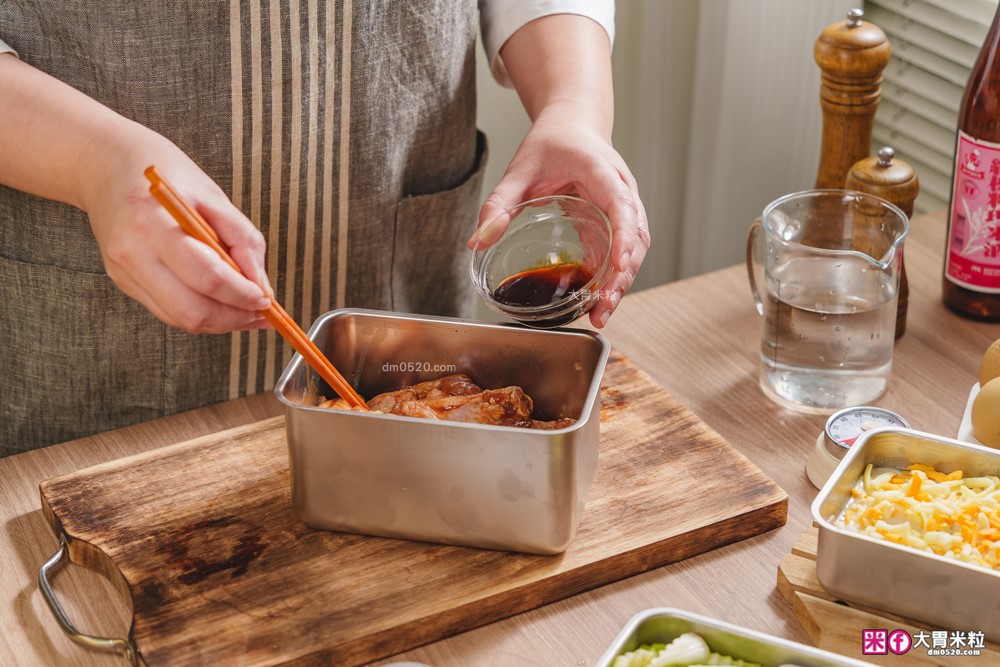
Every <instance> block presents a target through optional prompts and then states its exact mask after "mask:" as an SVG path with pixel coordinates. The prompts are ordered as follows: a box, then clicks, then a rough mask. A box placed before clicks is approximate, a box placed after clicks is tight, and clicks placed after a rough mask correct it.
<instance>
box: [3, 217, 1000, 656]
mask: <svg viewBox="0 0 1000 667" xmlns="http://www.w3.org/2000/svg"><path fill="white" fill-rule="evenodd" d="M943 220H944V214H943V213H936V214H932V215H927V216H921V217H918V218H916V219H914V220H913V222H912V232H911V236H910V238H909V239H908V240H907V242H906V267H907V276H908V278H909V284H910V297H909V315H908V320H907V330H906V334H905V335H904V336H903V337H902V338H901V339H900V340H899V341H898V342H897V343H896V348H895V356H894V364H893V372H892V377H891V380H890V383H889V389H888V391H887V392H886V393H885V395H883V396H882V398H880V399H879V400H878V401H877V402H876V404H877V405H881V406H884V407H886V408H889V409H891V410H894V411H896V412H899V413H900V414H902V415H904V416H905V417H906V418H907V419H908V420H909V421H910V423H911V425H912V426H913V427H914V428H916V429H919V430H923V431H928V432H932V433H938V434H941V435H945V436H949V437H954V435H955V434H956V433H957V431H958V427H959V423H960V421H961V416H962V412H963V409H964V407H965V403H966V399H967V397H968V393H969V390H970V388H971V387H972V385H973V384H974V383H975V382H976V378H977V374H978V368H979V360H980V358H981V356H982V353H983V352H984V351H985V350H986V348H987V347H988V345H989V344H990V343H991V342H992V341H993V340H995V339H997V338H1000V325H998V324H985V323H980V322H973V321H971V320H965V319H962V318H959V317H957V316H955V315H953V314H952V313H950V312H949V311H948V310H947V309H946V308H945V307H944V306H943V305H942V303H941V296H940V295H941V257H942V252H943V246H944V224H943ZM759 331H760V322H759V318H758V316H757V314H756V311H755V310H754V307H753V303H752V301H751V298H750V292H749V288H748V285H747V279H746V270H745V268H744V267H743V266H733V267H729V268H726V269H722V270H720V271H715V272H712V273H708V274H705V275H702V276H697V277H695V278H691V279H688V280H683V281H679V282H675V283H671V284H669V285H664V286H662V287H658V288H655V289H651V290H646V291H644V292H639V293H637V294H634V295H630V296H629V297H627V298H626V299H625V300H624V301H623V303H622V304H621V306H620V308H619V310H618V312H617V314H616V315H615V316H614V317H613V318H612V319H611V321H610V323H609V325H608V328H607V330H606V334H607V336H608V337H609V339H610V340H611V341H612V344H613V345H614V346H615V347H616V348H617V349H618V350H620V351H621V352H623V353H624V354H625V355H626V356H628V357H630V358H631V359H632V360H633V361H634V362H635V363H636V364H637V365H639V366H640V367H642V368H643V369H644V370H646V371H647V372H648V373H649V374H650V375H651V376H652V377H653V378H654V379H655V380H656V381H657V382H659V383H660V384H661V385H663V386H664V387H665V388H666V389H667V390H669V391H670V392H671V393H672V394H673V395H674V396H676V397H677V398H678V399H679V400H680V401H681V402H682V403H684V404H685V405H686V406H687V407H688V408H690V409H691V410H692V411H693V412H694V413H695V414H696V415H698V416H699V417H701V419H703V420H704V421H705V422H706V423H707V424H708V425H709V426H710V427H712V428H713V429H715V430H716V431H718V432H719V434H721V435H722V436H723V437H724V438H725V439H726V440H728V441H729V442H730V443H732V444H733V445H734V446H735V447H736V448H737V449H739V450H740V451H742V452H743V453H744V454H745V455H746V456H747V457H748V458H750V459H751V460H752V461H753V462H754V463H756V464H757V466H759V467H760V468H761V469H762V470H763V471H764V472H766V473H767V474H768V475H769V476H771V477H772V478H773V479H774V480H775V481H777V482H778V483H779V484H780V485H781V486H782V487H783V488H784V489H785V490H786V491H787V492H788V495H789V506H788V524H787V525H786V526H785V527H783V528H781V529H779V530H776V531H772V532H771V533H768V534H766V535H763V536H760V537H756V538H753V539H750V540H746V541H744V542H740V543H737V544H734V545H731V546H728V547H724V548H722V549H717V550H715V551H712V552H709V553H707V554H704V555H701V556H698V557H696V558H692V559H689V560H687V561H683V562H680V563H676V564H673V565H670V566H667V567H663V568H659V569H657V570H653V571H651V572H648V573H646V574H643V575H639V576H636V577H632V578H629V579H625V580H623V581H620V582H617V583H614V584H610V585H607V586H603V587H601V588H597V589H595V590H592V591H590V592H587V593H583V594H581V595H577V596H575V597H572V598H569V599H566V600H563V601H560V602H556V603H554V604H550V605H547V606H545V607H542V608H540V609H536V610H534V611H530V612H527V613H524V614H520V615H517V616H514V617H512V618H509V619H507V620H504V621H500V622H497V623H494V624H492V625H488V626H486V627H483V628H479V629H477V630H473V631H470V632H466V633H464V634H461V635H457V636H455V637H452V638H449V639H446V640H443V641H439V642H436V643H434V644H430V645H428V646H424V647H422V648H419V649H415V650H413V651H410V652H408V653H405V654H401V655H399V656H394V657H393V658H391V659H389V660H385V661H381V662H380V663H378V664H384V663H386V662H392V661H396V660H400V661H402V660H414V661H419V662H424V663H428V664H430V665H434V666H435V667H468V666H471V665H477V666H478V665H484V666H488V665H523V666H538V667H542V666H545V667H548V666H550V665H578V666H580V667H585V666H589V665H593V664H594V663H595V662H596V661H597V659H598V658H599V657H600V655H601V654H602V653H603V652H604V651H605V650H606V649H607V647H608V646H609V645H610V644H611V642H612V641H613V639H614V638H615V636H616V635H617V634H618V632H619V631H620V630H621V628H622V627H623V626H624V625H625V623H626V622H627V621H628V619H629V618H631V617H632V616H633V615H634V614H636V613H638V612H640V611H642V610H644V609H648V608H650V607H660V606H667V607H678V608H681V609H685V610H688V611H691V612H695V613H700V614H704V615H707V616H711V617H713V618H717V619H720V620H724V621H727V622H730V623H734V624H737V625H742V626H745V627H748V628H752V629H755V630H760V631H763V632H768V633H771V634H774V635H778V636H781V637H786V638H789V639H792V640H795V641H800V642H804V643H809V641H808V637H807V635H806V633H805V631H804V630H803V629H802V628H801V627H800V626H799V624H798V622H797V621H796V619H795V618H794V616H793V615H792V611H791V608H790V607H789V605H788V603H786V602H785V600H784V599H783V598H782V597H781V596H780V595H779V594H778V592H777V591H776V589H775V579H776V573H777V566H778V563H779V561H780V560H781V559H782V558H783V557H784V556H785V555H786V554H787V553H788V552H789V551H790V549H791V546H792V543H793V542H794V541H795V540H796V539H797V538H798V537H799V535H800V534H801V533H802V532H803V531H804V530H805V529H806V527H807V526H808V525H809V523H810V515H809V503H810V502H811V501H812V499H813V498H814V497H815V494H816V490H815V489H814V488H813V487H812V486H811V485H810V484H809V481H808V480H807V479H806V476H805V472H804V468H805V462H806V459H807V457H808V455H809V452H810V449H811V447H812V444H813V442H814V441H815V439H816V436H817V435H818V434H819V433H820V432H821V430H822V428H823V424H824V422H825V418H824V417H821V416H812V415H805V414H800V413H796V412H792V411H789V410H787V409H785V408H782V407H779V406H778V405H776V404H774V403H772V402H771V401H770V400H768V399H767V398H766V397H765V396H764V395H763V393H762V392H761V390H760V388H759V386H758V382H757V379H758V376H757V361H756V358H757V349H758V341H759ZM278 414H281V408H280V406H279V404H278V403H277V401H276V400H275V399H274V398H273V397H272V396H271V395H270V394H264V395H258V396H253V397H249V398H245V399H240V400H237V401H231V402H228V403H223V404H220V405H216V406H211V407H208V408H203V409H200V410H195V411H192V412H188V413H184V414H180V415H175V416H173V417H168V418H165V419H160V420H156V421H153V422H147V423H144V424H139V425H136V426H132V427H128V428H125V429H120V430H117V431H113V432H109V433H105V434H102V435H99V436H94V437H90V438H85V439H81V440H77V441H73V442H69V443H64V444H61V445H55V446H52V447H47V448H44V449H41V450H37V451H34V452H29V453H25V454H20V455H17V456H13V457H8V458H5V459H0V664H4V665H7V664H17V665H31V664H39V665H52V664H71V665H77V664H79V665H102V664H106V665H120V664H123V663H122V661H121V658H119V657H116V656H111V655H104V654H99V653H96V652H92V651H88V650H86V649H83V648H81V647H78V646H77V645H75V644H73V643H72V642H70V641H69V640H68V639H67V638H66V637H65V636H64V635H63V633H62V632H61V630H60V629H59V627H58V626H57V624H56V622H55V620H54V619H53V618H52V616H51V614H50V613H49V610H48V609H47V608H46V606H45V603H44V601H43V599H42V597H41V594H40V592H39V590H38V586H37V583H36V577H37V572H38V567H39V565H40V564H41V563H42V562H43V561H44V560H45V559H46V558H48V557H49V556H51V555H52V553H53V552H54V551H55V549H56V546H57V543H56V539H55V537H54V536H53V534H52V532H51V530H50V529H49V527H48V525H47V524H46V523H45V520H44V519H43V517H42V515H41V510H40V503H39V498H38V483H39V482H41V481H43V480H45V479H48V478H51V477H54V476H57V475H61V474H64V473H69V472H73V471H75V470H79V469H81V468H84V467H87V466H91V465H95V464H97V463H101V462H104V461H111V460H114V459H117V458H120V457H123V456H128V455H131V454H136V453H138V452H141V451H146V450H149V449H153V448H156V447H160V446H163V445H166V444H171V443H175V442H180V441H183V440H188V439H190V438H193V437H197V436H200V435H204V434H208V433H212V432H215V431H219V430H221V429H225V428H230V427H233V426H238V425H241V424H246V423H249V422H252V421H257V420H260V419H264V418H267V417H272V416H275V415H278ZM54 587H55V590H56V593H57V595H58V596H59V597H60V599H61V600H62V601H63V603H64V605H65V606H66V608H67V611H68V613H69V614H70V617H71V618H72V619H73V620H74V622H75V623H76V625H77V627H78V628H80V629H81V630H83V631H85V632H89V633H91V634H103V635H105V636H111V637H118V636H125V635H126V634H127V630H128V625H129V618H130V612H129V607H128V604H127V602H126V601H125V600H123V599H122V598H121V595H120V594H119V593H118V592H117V590H116V589H115V588H113V587H112V586H111V584H110V583H108V582H106V581H105V580H104V579H103V578H102V577H101V576H100V575H98V574H95V573H93V572H90V571H87V570H84V569H83V568H79V567H74V566H70V567H67V568H64V569H63V570H61V571H60V573H59V574H58V575H57V576H56V578H55V586H54ZM854 657H860V656H854Z"/></svg>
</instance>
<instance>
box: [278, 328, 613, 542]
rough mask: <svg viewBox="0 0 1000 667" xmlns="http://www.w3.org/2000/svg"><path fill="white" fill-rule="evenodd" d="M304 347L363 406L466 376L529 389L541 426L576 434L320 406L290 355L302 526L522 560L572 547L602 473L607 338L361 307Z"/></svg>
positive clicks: (286, 398)
mask: <svg viewBox="0 0 1000 667" xmlns="http://www.w3.org/2000/svg"><path fill="white" fill-rule="evenodd" d="M308 335H309V338H310V339H311V340H313V341H314V342H315V343H316V345H317V346H318V347H319V348H320V350H322V351H323V353H324V354H325V355H326V356H327V357H328V358H329V359H330V361H331V362H333V364H334V366H336V367H337V369H338V370H339V371H340V372H341V373H342V374H343V375H344V376H345V378H346V379H347V380H348V382H350V383H351V384H352V385H353V386H354V387H355V388H356V389H357V390H358V391H359V393H360V394H361V395H362V396H364V397H366V398H371V397H372V396H374V395H375V394H378V393H381V392H384V391H390V390H394V389H398V388H400V387H402V386H405V385H410V384H415V383H417V382H422V381H425V380H431V379H435V378H439V377H441V376H443V375H448V374H451V373H455V372H464V373H467V374H468V375H469V376H470V377H472V379H473V380H474V381H475V382H476V383H477V384H479V385H480V386H482V387H488V388H498V387H507V386H513V385H516V386H519V387H521V388H522V389H523V390H524V391H525V392H526V393H527V394H528V395H529V396H530V397H531V398H532V400H533V402H534V406H535V411H534V413H533V416H535V417H536V418H540V419H555V418H558V417H572V418H575V419H576V420H577V422H576V423H575V424H573V425H571V426H569V427H566V428H562V429H558V430H550V431H546V430H534V429H525V428H516V427H509V426H490V425H483V424H468V423H455V422H447V421H434V420H428V419H417V418H412V417H401V416H396V415H387V414H374V413H360V412H347V411H340V410H331V409H326V408H319V407H315V405H316V401H317V397H318V396H321V395H322V396H325V397H327V398H332V397H334V394H333V392H332V391H331V390H330V388H329V387H328V386H326V384H325V383H324V382H323V381H322V380H321V379H320V378H319V377H318V375H316V373H314V372H313V371H312V370H311V369H309V368H308V366H307V365H306V364H305V363H304V361H303V360H302V358H301V357H300V356H299V355H295V357H293V359H292V360H291V362H290V363H289V364H288V366H287V367H286V368H285V370H284V372H283V373H282V375H281V377H280V378H279V379H278V383H277V385H276V387H275V394H276V395H277V397H278V399H279V400H280V401H281V402H282V403H284V405H285V419H286V428H287V435H288V452H289V465H290V469H291V485H292V502H293V506H294V509H295V512H296V514H297V515H298V516H299V518H300V519H301V520H302V521H303V522H305V523H306V524H307V525H309V526H312V527H315V528H322V529H328V530H338V531H346V532H352V533H362V534H367V535H381V536H386V537H398V538H406V539H414V540H424V541H429V542H441V543H446V544H456V545H467V546H476V547H486V548H496V549H507V550H512V551H522V552H528V553H539V554H555V553H560V552H562V551H564V550H565V549H566V548H567V546H568V545H569V544H570V542H571V541H572V539H573V537H574V535H575V534H576V528H577V525H578V524H579V521H580V517H581V515H582V512H583V506H584V502H585V500H586V498H587V494H588V492H589V490H590V485H591V482H592V481H593V478H594V473H595V471H596V469H597V453H598V432H599V425H600V384H601V376H602V374H603V372H604V365H605V362H606V361H607V358H608V354H609V352H610V346H609V344H608V342H607V340H606V339H605V338H603V337H602V336H600V335H599V334H596V333H592V332H589V331H582V330H567V329H563V330H554V331H542V330H532V329H525V328H522V327H517V326H511V325H500V324H489V323H480V322H469V321H466V320H458V319H451V318H442V317H425V316H417V315H402V314H396V313H389V312H380V311H371V310H362V309H345V310H337V311H332V312H329V313H326V314H324V315H322V316H320V317H319V318H318V319H317V320H316V321H315V323H314V324H313V325H312V328H311V329H310V330H309V334H308Z"/></svg>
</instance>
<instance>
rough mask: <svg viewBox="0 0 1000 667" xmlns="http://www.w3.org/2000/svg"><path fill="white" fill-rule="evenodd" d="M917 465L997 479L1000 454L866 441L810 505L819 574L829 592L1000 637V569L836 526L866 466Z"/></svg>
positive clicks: (948, 443)
mask: <svg viewBox="0 0 1000 667" xmlns="http://www.w3.org/2000/svg"><path fill="white" fill-rule="evenodd" d="M869 463H872V464H874V465H875V466H876V467H877V466H893V467H898V468H905V467H906V466H908V465H911V464H913V463H924V464H926V465H929V466H934V467H935V468H937V469H938V470H940V471H941V472H945V473H948V472H951V471H953V470H962V471H963V472H964V473H965V475H966V476H967V477H975V476H979V475H1000V451H997V450H994V449H989V448H987V447H983V446H980V445H972V444H969V443H963V442H959V441H958V440H951V439H949V438H942V437H940V436H936V435H930V434H927V433H921V432H919V431H914V430H911V429H903V428H888V429H878V430H874V431H870V432H868V433H866V434H864V435H862V436H861V438H859V439H858V441H857V442H856V443H855V444H854V446H853V447H852V448H851V451H850V452H848V453H847V456H846V457H845V458H844V460H843V461H841V463H840V465H839V466H838V467H837V469H836V470H835V471H834V473H833V475H832V476H831V477H830V479H829V480H828V481H827V483H826V484H825V485H824V486H823V488H822V490H821V491H820V492H819V495H818V496H817V497H816V500H815V501H814V502H813V504H812V514H813V519H814V520H815V521H816V523H817V524H818V525H819V545H818V547H817V553H816V574H817V576H818V578H819V582H820V584H822V585H823V588H825V589H826V590H827V592H829V593H830V594H831V595H833V596H835V597H838V598H841V599H844V600H849V601H854V602H858V603H861V604H863V605H867V606H869V607H872V608H875V609H882V610H885V611H889V612H893V613H896V614H899V615H900V616H905V617H907V618H910V619H913V620H916V621H923V622H925V623H929V624H930V625H933V626H939V627H942V628H946V629H952V630H963V631H969V630H981V631H983V632H985V633H986V639H987V640H988V641H996V640H997V639H1000V602H998V600H1000V572H997V571H995V570H988V569H985V568H982V567H979V566H976V565H971V564H968V563H963V562H961V561H955V560H951V559H948V558H944V557H942V556H938V555H936V554H933V553H929V552H923V551H919V550H917V549H913V548H910V547H905V546H901V545H897V544H894V543H892V542H889V541H887V540H882V539H879V538H875V537H870V536H868V535H864V534H862V533H859V532H855V531H852V530H849V529H847V528H843V527H839V526H837V525H835V524H834V521H835V519H836V516H837V515H838V514H839V513H840V511H841V509H842V508H843V506H844V504H845V503H846V502H847V500H848V499H849V498H850V497H851V489H852V488H853V487H854V485H855V483H856V482H857V481H858V480H859V479H860V478H861V476H862V475H863V474H864V470H865V467H866V466H867V465H868V464H869Z"/></svg>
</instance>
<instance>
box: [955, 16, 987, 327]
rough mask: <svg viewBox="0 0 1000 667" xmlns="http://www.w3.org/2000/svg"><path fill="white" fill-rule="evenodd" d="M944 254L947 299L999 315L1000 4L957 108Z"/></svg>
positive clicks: (974, 311)
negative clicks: (959, 106)
mask: <svg viewBox="0 0 1000 667" xmlns="http://www.w3.org/2000/svg"><path fill="white" fill-rule="evenodd" d="M944 260H945V261H944V279H943V290H942V291H943V298H944V303H945V305H947V306H948V307H949V308H950V309H952V310H953V311H955V312H956V313H958V314H959V315H962V316H964V317H969V318H972V319H977V320H987V321H991V322H998V321H1000V8H998V10H997V14H996V15H995V16H994V17H993V24H992V25H991V26H990V31H989V33H988V34H987V36H986V41H985V43H984V44H983V48H982V50H981V51H980V52H979V57H978V58H976V64H975V65H973V67H972V73H971V74H970V76H969V83H968V84H967V85H966V87H965V93H964V94H963V95H962V106H961V108H960V109H959V112H958V137H957V139H956V145H955V164H954V171H953V173H952V191H951V200H950V202H949V204H948V235H947V237H946V241H945V256H944Z"/></svg>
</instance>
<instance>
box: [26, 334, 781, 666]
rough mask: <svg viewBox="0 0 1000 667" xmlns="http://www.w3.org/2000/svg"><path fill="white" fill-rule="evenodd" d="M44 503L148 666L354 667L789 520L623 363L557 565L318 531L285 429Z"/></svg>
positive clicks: (68, 486)
mask: <svg viewBox="0 0 1000 667" xmlns="http://www.w3.org/2000/svg"><path fill="white" fill-rule="evenodd" d="M707 484H711V491H709V490H708V489H707V488H706V485H707ZM40 490H41V496H42V507H43V510H44V513H45V515H46V517H47V518H48V520H49V523H50V525H51V526H52V528H53V530H54V531H55V532H56V534H57V535H58V534H60V533H63V534H65V536H66V538H67V541H68V543H69V546H70V556H71V559H72V561H73V562H75V563H78V564H81V565H85V566H87V567H91V568H94V569H98V570H100V571H102V572H104V573H105V574H107V575H108V576H109V577H110V578H111V579H112V581H115V582H116V583H118V584H119V585H120V587H121V588H122V590H123V591H125V593H126V594H127V595H129V596H130V597H131V600H132V602H133V614H134V618H133V626H132V638H133V640H134V642H135V644H136V646H137V647H138V650H139V653H140V655H141V657H142V659H143V660H144V661H145V662H146V663H147V664H148V665H188V664H215V665H222V664H234V663H239V664H241V665H258V664H260V665H263V664H268V665H272V664H282V663H286V662H294V661H297V662H301V663H306V664H314V663H315V664H324V665H328V664H336V665H339V666H342V667H343V666H349V665H359V664H363V663H366V662H369V661H372V660H376V659H378V658H382V657H385V656H389V655H393V654H395V653H399V652H401V651H404V650H407V649H410V648H414V647H416V646H419V645H421V644H424V643H428V642H432V641H435V640H438V639H442V638H444V637H447V636H450V635H453V634H456V633H459V632H462V631H465V630H469V629H471V628H475V627H478V626H481V625H485V624H487V623H491V622H493V621H496V620H499V619H501V618H505V617H507V616H511V615H514V614H517V613H519V612H522V611H526V610H528V609H532V608H535V607H538V606H540V605H543V604H546V603H548V602H552V601H554V600H558V599H561V598H564V597H567V596H570V595H574V594H576V593H580V592H582V591H585V590H588V589H591V588H594V587H596V586H600V585H602V584H606V583H608V582H611V581H615V580H618V579H622V578H624V577H628V576H630V575H633V574H637V573H639V572H644V571H646V570H650V569H653V568H656V567H659V566H661V565H664V564H666V563H671V562H674V561H677V560H680V559H683V558H688V557H689V556H693V555H695V554H699V553H702V552H705V551H708V550H710V549H714V548H716V547H719V546H722V545H724V544H729V543H731V542H735V541H737V540H742V539H744V538H747V537H750V536H752V535H757V534H759V533H762V532H764V531H767V530H771V529H773V528H776V527H778V526H781V525H783V524H784V523H785V516H786V511H787V496H786V495H785V492H784V491H783V490H782V489H781V488H780V487H778V485H777V484H775V483H774V482H773V481H772V480H771V479H770V478H768V477H767V476H765V475H764V474H763V473H762V472H761V471H760V470H759V469H758V468H756V467H755V466H754V465H753V464H752V463H750V461H748V460H747V459H746V458H745V457H743V455H741V454H740V453H739V452H737V451H736V450H735V449H734V448H733V447H732V446H730V445H729V444H728V443H727V442H725V441H724V440H723V439H722V438H721V437H720V436H719V435H718V434H716V433H715V432H714V431H712V430H711V429H709V428H708V427H707V426H706V425H705V424H704V423H703V422H702V421H700V420H699V419H698V418H697V417H695V416H694V415H693V414H692V413H691V412H689V411H688V410H687V409H686V408H684V407H683V406H682V405H681V404H680V403H678V401H677V400H676V399H674V398H673V397H672V396H671V395H670V394H668V393H667V392H666V391H664V390H663V389H662V388H661V387H659V386H657V385H656V384H655V383H654V382H653V381H652V380H651V379H650V378H649V376H647V375H646V374H645V373H644V372H642V371H640V370H639V369H638V368H636V367H635V366H634V365H633V364H632V363H631V362H629V361H628V360H627V359H625V358H624V357H622V356H620V355H617V354H613V355H612V357H611V359H610V360H609V362H608V366H607V369H606V371H605V375H604V388H603V389H602V395H601V444H600V458H599V463H598V469H597V474H596V478H595V480H594V485H593V487H592V489H591V492H590V497H589V499H588V501H587V506H586V510H585V512H584V516H583V519H582V521H581V524H580V527H579V531H578V533H577V537H576V539H575V540H574V542H573V544H572V545H571V546H570V548H569V550H568V551H566V552H565V553H564V554H561V555H559V556H533V555H525V554H515V553H508V552H502V551H490V550H484V549H472V548H464V547H451V546H442V545H435V544H426V543H418V542H409V541H404V540H393V539H385V538H375V537H364V536H358V535H349V534H344V533H333V532H326V531H317V530H312V529H309V528H307V527H305V526H304V525H303V524H302V523H300V522H299V521H298V519H297V518H296V517H295V515H294V513H293V512H292V507H291V499H290V487H289V471H288V457H287V449H286V441H285V431H284V420H283V418H281V417H278V418H274V419H269V420H265V421H261V422H258V423H255V424H250V425H247V426H244V427H240V428H236V429H232V430H229V431H224V432H221V433H218V434H214V435H211V436H207V437H203V438H199V439H196V440H191V441H188V442H184V443H180V444H177V445H173V446H170V447H164V448H162V449H158V450H154V451H151V452H147V453H144V454H140V455H137V456H133V457H129V458H126V459H121V460H119V461H113V462H110V463H107V464H103V465H100V466H96V467H93V468H89V469H87V470H83V471H80V472H76V473H73V474H70V475H65V476H63V477H59V478H55V479H52V480H49V481H46V482H44V483H42V484H41V486H40Z"/></svg>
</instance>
